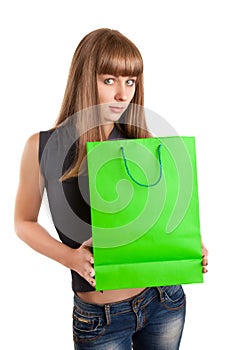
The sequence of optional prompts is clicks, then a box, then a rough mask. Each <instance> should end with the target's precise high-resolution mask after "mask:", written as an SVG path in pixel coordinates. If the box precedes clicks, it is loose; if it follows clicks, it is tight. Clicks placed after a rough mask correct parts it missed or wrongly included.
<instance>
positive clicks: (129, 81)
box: [126, 79, 135, 86]
mask: <svg viewBox="0 0 233 350" xmlns="http://www.w3.org/2000/svg"><path fill="white" fill-rule="evenodd" d="M126 84H127V85H128V86H133V85H134V84H135V79H128V80H127V81H126Z"/></svg>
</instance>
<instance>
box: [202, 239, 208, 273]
mask: <svg viewBox="0 0 233 350" xmlns="http://www.w3.org/2000/svg"><path fill="white" fill-rule="evenodd" d="M208 254H209V253H208V250H207V249H206V247H205V246H204V245H203V244H202V266H203V268H202V272H203V273H206V272H208V270H207V268H206V266H207V265H208Z"/></svg>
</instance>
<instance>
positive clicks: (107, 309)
mask: <svg viewBox="0 0 233 350" xmlns="http://www.w3.org/2000/svg"><path fill="white" fill-rule="evenodd" d="M104 311H105V317H106V321H107V325H108V326H109V325H110V323H111V315H110V305H108V304H106V305H104Z"/></svg>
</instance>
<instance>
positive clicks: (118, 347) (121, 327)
mask: <svg viewBox="0 0 233 350" xmlns="http://www.w3.org/2000/svg"><path fill="white" fill-rule="evenodd" d="M185 304H186V303H185V294H184V291H183V288H182V286H180V285H179V286H169V287H153V288H147V289H145V290H144V291H143V292H142V293H140V294H138V295H136V296H135V297H132V298H129V299H126V300H123V301H120V302H116V303H111V304H106V305H96V304H89V303H86V302H84V301H82V300H81V299H80V298H79V297H78V296H77V295H75V296H74V310H73V336H74V348H75V350H78V349H80V350H87V349H95V350H131V349H135V350H152V349H153V350H155V349H156V350H177V349H179V345H180V340H181V336H182V331H183V327H184V321H185Z"/></svg>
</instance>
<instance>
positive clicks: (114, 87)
mask: <svg viewBox="0 0 233 350" xmlns="http://www.w3.org/2000/svg"><path fill="white" fill-rule="evenodd" d="M136 79H137V78H136V77H125V76H119V77H115V76H114V75H111V74H99V75H97V87H98V95H99V103H100V105H101V106H100V108H101V116H102V118H103V119H104V121H106V122H116V121H117V120H118V119H119V118H120V117H121V115H122V113H123V112H124V111H125V110H126V108H127V107H128V105H129V103H130V101H131V100H132V98H133V96H134V93H135V83H136Z"/></svg>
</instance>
